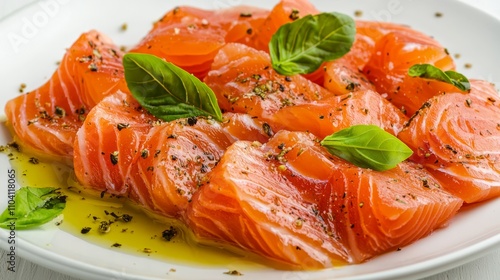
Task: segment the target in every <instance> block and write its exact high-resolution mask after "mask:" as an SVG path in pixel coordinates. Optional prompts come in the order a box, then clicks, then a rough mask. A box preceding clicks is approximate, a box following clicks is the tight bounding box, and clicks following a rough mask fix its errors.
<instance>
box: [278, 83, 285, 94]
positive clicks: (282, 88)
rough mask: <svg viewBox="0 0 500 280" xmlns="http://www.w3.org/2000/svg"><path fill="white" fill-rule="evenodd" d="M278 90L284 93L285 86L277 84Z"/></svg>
mask: <svg viewBox="0 0 500 280" xmlns="http://www.w3.org/2000/svg"><path fill="white" fill-rule="evenodd" d="M278 88H279V90H280V91H281V92H284V91H285V86H284V85H282V84H278Z"/></svg>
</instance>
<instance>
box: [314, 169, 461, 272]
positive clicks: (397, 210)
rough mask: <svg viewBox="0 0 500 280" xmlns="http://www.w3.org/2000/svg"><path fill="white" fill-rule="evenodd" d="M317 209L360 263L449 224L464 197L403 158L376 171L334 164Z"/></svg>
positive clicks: (354, 258)
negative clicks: (458, 196)
mask: <svg viewBox="0 0 500 280" xmlns="http://www.w3.org/2000/svg"><path fill="white" fill-rule="evenodd" d="M328 183H329V186H330V187H329V188H328V189H327V191H325V192H326V194H324V195H323V196H321V197H320V202H319V209H327V210H325V211H327V212H325V216H328V217H331V218H330V219H327V221H328V222H329V223H330V224H331V227H335V229H336V234H337V235H338V236H339V238H340V239H341V240H343V241H344V242H345V246H346V247H347V248H349V254H350V255H351V256H352V258H353V262H355V263H359V262H362V261H365V260H367V259H369V258H372V257H374V256H377V255H380V254H381V253H384V252H388V251H395V250H397V249H398V248H401V247H402V246H406V245H408V244H411V243H412V242H414V241H416V240H418V239H421V238H422V237H425V236H427V235H429V234H430V233H431V232H432V231H434V230H435V229H437V228H440V227H442V226H445V225H446V224H447V223H448V221H449V220H450V218H451V217H453V216H454V215H455V214H456V213H457V211H458V210H459V209H460V207H461V206H462V203H463V201H462V200H461V199H459V198H457V197H456V196H454V195H451V194H450V193H448V192H446V191H444V190H443V189H442V188H441V185H440V184H439V181H437V180H436V179H435V178H433V177H432V175H430V173H429V172H427V171H426V170H425V169H424V168H423V167H421V166H419V165H417V164H412V163H409V162H402V163H400V164H399V165H398V166H397V167H395V168H393V169H390V170H387V171H384V172H377V171H373V170H369V169H362V168H359V167H356V166H354V165H347V164H341V165H338V166H337V167H336V168H334V170H333V173H332V174H331V177H330V180H329V182H328Z"/></svg>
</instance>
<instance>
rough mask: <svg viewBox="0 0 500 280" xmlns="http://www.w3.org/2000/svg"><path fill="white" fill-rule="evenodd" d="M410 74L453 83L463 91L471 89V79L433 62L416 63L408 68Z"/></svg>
mask: <svg viewBox="0 0 500 280" xmlns="http://www.w3.org/2000/svg"><path fill="white" fill-rule="evenodd" d="M408 75H409V76H410V77H420V78H425V79H432V80H437V81H441V82H445V83H448V84H452V85H454V86H455V87H456V88H458V89H460V90H462V91H465V90H469V89H470V83H469V80H468V79H467V77H465V76H464V75H462V74H460V73H458V72H455V71H451V70H450V71H443V70H441V69H439V68H437V67H436V66H434V65H431V64H415V65H413V66H412V67H410V69H408Z"/></svg>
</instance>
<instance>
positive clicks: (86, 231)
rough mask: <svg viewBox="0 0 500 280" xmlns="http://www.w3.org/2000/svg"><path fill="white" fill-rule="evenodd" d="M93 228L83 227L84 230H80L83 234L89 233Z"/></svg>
mask: <svg viewBox="0 0 500 280" xmlns="http://www.w3.org/2000/svg"><path fill="white" fill-rule="evenodd" d="M91 229H92V228H90V227H83V228H82V230H81V231H80V233H81V234H87V233H89V231H90V230H91Z"/></svg>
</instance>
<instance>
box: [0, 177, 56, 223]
mask: <svg viewBox="0 0 500 280" xmlns="http://www.w3.org/2000/svg"><path fill="white" fill-rule="evenodd" d="M65 207H66V197H65V196H63V195H61V193H59V192H58V190H57V189H55V188H33V187H23V188H20V189H19V190H18V191H16V194H15V197H14V204H11V206H10V207H7V209H5V210H4V211H3V213H2V214H1V215H0V227H1V228H10V226H11V224H12V223H15V228H16V229H26V228H31V227H36V226H40V225H43V224H45V223H47V222H49V221H51V220H53V219H54V218H56V217H57V216H59V215H60V214H61V213H62V211H63V210H64V208H65Z"/></svg>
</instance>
